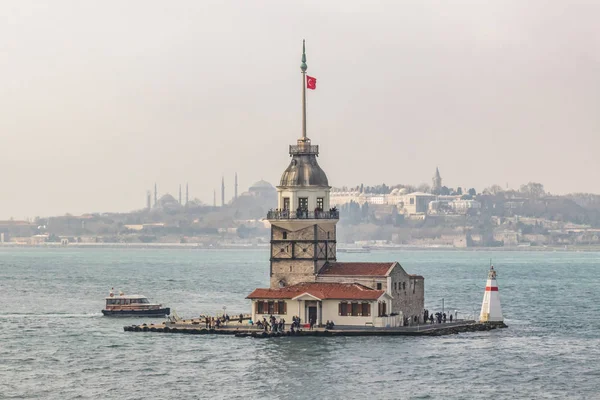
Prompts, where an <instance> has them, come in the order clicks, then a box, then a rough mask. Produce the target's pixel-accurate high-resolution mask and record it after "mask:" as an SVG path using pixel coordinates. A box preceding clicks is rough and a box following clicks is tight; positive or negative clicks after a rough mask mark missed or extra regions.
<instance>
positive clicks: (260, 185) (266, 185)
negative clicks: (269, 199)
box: [250, 179, 275, 190]
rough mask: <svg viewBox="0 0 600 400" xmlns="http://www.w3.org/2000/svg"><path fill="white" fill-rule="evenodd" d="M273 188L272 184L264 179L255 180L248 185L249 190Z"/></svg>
mask: <svg viewBox="0 0 600 400" xmlns="http://www.w3.org/2000/svg"><path fill="white" fill-rule="evenodd" d="M265 189H266V190H275V188H274V187H273V185H271V184H270V183H269V182H267V181H265V180H262V179H261V180H260V181H258V182H256V183H255V184H253V185H252V186H250V190H265Z"/></svg>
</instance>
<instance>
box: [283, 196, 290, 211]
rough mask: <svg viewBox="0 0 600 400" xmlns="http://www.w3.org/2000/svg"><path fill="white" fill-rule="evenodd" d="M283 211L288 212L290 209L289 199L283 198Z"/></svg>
mask: <svg viewBox="0 0 600 400" xmlns="http://www.w3.org/2000/svg"><path fill="white" fill-rule="evenodd" d="M283 209H284V210H289V209H290V198H289V197H284V198H283Z"/></svg>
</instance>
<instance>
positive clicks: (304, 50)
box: [300, 39, 308, 72]
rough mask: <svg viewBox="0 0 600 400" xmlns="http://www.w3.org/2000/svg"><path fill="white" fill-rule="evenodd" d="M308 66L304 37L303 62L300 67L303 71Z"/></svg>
mask: <svg viewBox="0 0 600 400" xmlns="http://www.w3.org/2000/svg"><path fill="white" fill-rule="evenodd" d="M307 68H308V66H307V65H306V45H305V41H304V39H302V64H300V69H301V70H302V72H306V69H307Z"/></svg>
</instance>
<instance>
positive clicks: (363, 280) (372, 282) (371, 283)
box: [317, 275, 391, 295]
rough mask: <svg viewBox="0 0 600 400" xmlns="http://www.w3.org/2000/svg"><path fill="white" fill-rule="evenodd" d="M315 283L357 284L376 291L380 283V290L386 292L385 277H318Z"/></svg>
mask: <svg viewBox="0 0 600 400" xmlns="http://www.w3.org/2000/svg"><path fill="white" fill-rule="evenodd" d="M317 282H337V283H358V284H361V285H364V286H366V287H370V288H371V289H377V284H378V283H381V290H385V291H388V290H387V278H386V277H385V276H378V277H377V276H337V275H318V276H317ZM390 295H391V293H390Z"/></svg>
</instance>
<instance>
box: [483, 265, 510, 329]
mask: <svg viewBox="0 0 600 400" xmlns="http://www.w3.org/2000/svg"><path fill="white" fill-rule="evenodd" d="M479 322H489V323H502V322H504V318H503V317H502V307H501V306H500V294H499V293H498V283H497V282H496V271H495V270H494V266H493V265H491V266H490V271H489V272H488V279H487V282H486V284H485V292H484V294H483V304H482V305H481V313H480V314H479Z"/></svg>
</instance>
